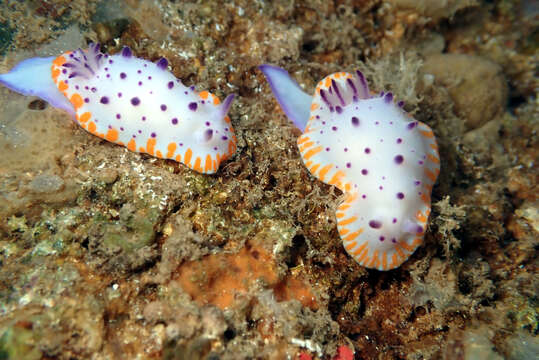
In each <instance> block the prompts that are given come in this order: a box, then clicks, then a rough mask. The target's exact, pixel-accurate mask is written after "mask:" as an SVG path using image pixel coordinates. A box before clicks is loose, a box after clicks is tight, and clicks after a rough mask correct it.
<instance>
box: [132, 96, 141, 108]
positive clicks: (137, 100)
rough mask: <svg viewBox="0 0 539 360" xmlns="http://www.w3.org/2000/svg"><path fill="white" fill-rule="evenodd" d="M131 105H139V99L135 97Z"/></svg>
mask: <svg viewBox="0 0 539 360" xmlns="http://www.w3.org/2000/svg"><path fill="white" fill-rule="evenodd" d="M131 104H132V105H133V106H138V105H139V104H140V99H139V98H138V97H136V96H135V97H134V98H132V99H131Z"/></svg>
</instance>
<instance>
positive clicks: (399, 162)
mask: <svg viewBox="0 0 539 360" xmlns="http://www.w3.org/2000/svg"><path fill="white" fill-rule="evenodd" d="M394 160H395V164H397V165H400V164H402V162H403V161H404V157H403V156H402V155H397V156H395V158H394Z"/></svg>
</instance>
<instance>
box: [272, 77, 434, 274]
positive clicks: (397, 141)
mask: <svg viewBox="0 0 539 360" xmlns="http://www.w3.org/2000/svg"><path fill="white" fill-rule="evenodd" d="M266 69H267V68H265V69H264V70H266ZM264 70H263V71H264ZM283 71H284V70H282V69H281V71H277V70H272V71H264V73H265V75H266V76H267V77H268V78H269V80H270V84H271V83H272V82H273V83H274V84H275V83H279V84H281V85H282V86H287V88H285V89H279V90H278V91H279V92H280V93H281V94H285V93H291V92H294V91H296V92H297V91H298V89H299V86H298V85H297V84H295V82H294V81H293V80H292V79H290V78H289V77H288V78H289V80H287V81H284V80H283V79H284V78H286V76H285V75H284V74H283ZM275 74H278V77H279V81H278V82H277V81H276V80H275V79H274V78H273V77H274V76H275ZM291 83H294V84H295V85H292V84H291ZM272 89H273V86H272ZM276 98H277V100H278V102H279V103H280V104H281V106H283V109H284V106H290V103H287V104H286V105H283V104H282V103H281V101H282V95H281V96H276ZM304 103H305V101H302V103H301V106H302V107H303V109H296V110H290V109H289V110H288V112H294V111H295V112H296V113H300V112H302V111H305V104H304ZM402 105H403V103H402V102H397V103H395V99H394V97H393V94H392V93H390V92H388V93H384V92H382V93H380V95H379V96H375V95H371V93H370V91H369V87H368V85H367V82H366V81H365V78H364V76H363V74H361V72H359V71H357V72H356V73H355V74H354V75H352V74H349V73H345V72H339V73H335V74H331V75H329V76H327V77H326V78H324V79H323V80H322V81H320V82H319V83H318V85H317V87H316V90H315V94H314V96H313V97H312V98H311V103H310V105H309V111H310V114H309V118H308V121H307V124H306V126H305V128H304V129H303V131H304V132H303V134H302V135H301V136H300V137H299V138H298V141H297V143H298V148H299V151H300V153H301V157H302V160H303V162H304V164H305V166H306V167H307V169H309V171H310V172H311V174H312V175H313V176H315V177H316V178H318V179H319V180H321V181H323V182H325V183H327V184H330V185H334V186H336V187H337V188H339V189H340V190H342V191H343V192H344V193H345V199H344V201H343V203H342V204H340V206H339V208H338V210H337V213H336V218H337V228H338V231H339V235H340V237H341V239H342V240H343V244H344V247H345V249H346V251H347V252H348V253H349V254H350V255H351V256H352V257H353V258H354V259H355V260H356V261H357V262H358V263H359V264H361V265H363V266H365V267H369V268H374V269H378V270H390V269H393V268H395V267H398V266H399V265H400V264H402V263H403V262H404V261H405V260H406V259H407V258H408V257H409V256H410V255H411V254H412V253H413V252H414V251H415V249H416V248H417V246H419V244H421V243H422V242H423V237H424V234H425V231H426V227H427V220H428V217H429V214H430V202H431V200H430V194H431V192H432V188H433V186H434V183H435V182H436V178H437V176H438V174H439V172H440V159H439V155H438V146H437V144H436V140H435V137H434V133H433V132H432V130H431V129H430V128H429V127H428V126H427V125H425V124H423V123H421V122H419V121H416V120H414V119H413V118H412V117H410V116H409V115H408V114H406V113H405V112H404V111H403V110H402ZM298 106H299V105H298ZM288 112H285V113H286V114H287V115H288Z"/></svg>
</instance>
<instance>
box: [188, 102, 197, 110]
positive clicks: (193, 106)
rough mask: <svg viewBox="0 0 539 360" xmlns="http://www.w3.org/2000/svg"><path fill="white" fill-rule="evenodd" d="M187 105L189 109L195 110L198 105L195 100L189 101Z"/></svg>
mask: <svg viewBox="0 0 539 360" xmlns="http://www.w3.org/2000/svg"><path fill="white" fill-rule="evenodd" d="M188 107H189V110H191V111H196V110H197V107H198V105H197V103H196V102H191V103H189V105H188Z"/></svg>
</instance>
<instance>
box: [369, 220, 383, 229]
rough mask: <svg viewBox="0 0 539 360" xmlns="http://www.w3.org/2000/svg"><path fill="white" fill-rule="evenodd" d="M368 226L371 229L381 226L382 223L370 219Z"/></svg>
mask: <svg viewBox="0 0 539 360" xmlns="http://www.w3.org/2000/svg"><path fill="white" fill-rule="evenodd" d="M369 226H370V227H371V228H373V229H380V228H381V227H382V223H381V222H380V221H377V220H371V221H369Z"/></svg>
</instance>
